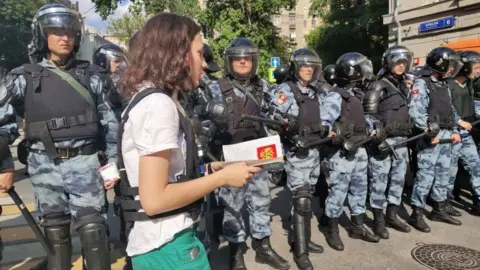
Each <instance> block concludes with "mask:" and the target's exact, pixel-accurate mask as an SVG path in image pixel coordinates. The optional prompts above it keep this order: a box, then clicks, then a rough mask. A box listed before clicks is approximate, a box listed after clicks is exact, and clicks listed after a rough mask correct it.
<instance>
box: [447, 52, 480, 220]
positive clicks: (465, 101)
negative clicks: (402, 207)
mask: <svg viewBox="0 0 480 270" xmlns="http://www.w3.org/2000/svg"><path fill="white" fill-rule="evenodd" d="M459 56H460V62H461V67H460V69H459V70H458V73H457V75H456V76H455V77H454V79H452V80H449V81H448V86H449V88H450V92H451V95H452V102H453V106H454V107H455V109H456V111H457V113H458V114H459V116H460V118H461V120H460V121H459V123H458V124H459V126H460V127H461V129H460V137H461V139H462V140H461V142H460V143H459V144H456V145H454V146H453V149H452V163H451V166H450V181H449V183H448V187H447V195H448V196H449V199H447V203H446V207H445V211H446V212H447V213H448V214H449V215H451V216H457V217H458V216H461V213H460V212H459V211H457V210H456V209H455V208H453V206H452V205H451V204H450V199H452V198H453V194H452V193H453V190H454V186H455V179H456V176H457V172H458V160H459V159H461V160H462V163H463V164H465V169H466V170H467V171H468V172H469V175H470V181H471V183H472V186H473V189H474V194H473V195H474V196H473V197H474V200H473V202H474V207H473V210H474V211H475V210H477V211H478V210H480V207H478V206H479V203H478V201H479V199H480V158H479V156H478V151H477V147H476V145H475V142H474V140H473V138H472V136H471V135H470V132H471V131H472V125H471V124H470V123H471V122H473V121H475V120H476V119H478V116H477V115H476V113H475V106H474V101H473V89H472V82H473V79H475V78H476V77H477V76H479V75H480V54H479V53H477V52H474V51H464V52H461V53H459ZM453 73H456V72H455V71H454V72H453Z"/></svg>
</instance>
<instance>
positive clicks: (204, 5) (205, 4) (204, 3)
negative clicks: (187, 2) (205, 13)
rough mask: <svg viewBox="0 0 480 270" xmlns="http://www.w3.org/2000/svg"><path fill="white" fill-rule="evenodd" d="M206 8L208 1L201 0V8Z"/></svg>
mask: <svg viewBox="0 0 480 270" xmlns="http://www.w3.org/2000/svg"><path fill="white" fill-rule="evenodd" d="M207 6H208V0H203V8H204V9H206V8H207Z"/></svg>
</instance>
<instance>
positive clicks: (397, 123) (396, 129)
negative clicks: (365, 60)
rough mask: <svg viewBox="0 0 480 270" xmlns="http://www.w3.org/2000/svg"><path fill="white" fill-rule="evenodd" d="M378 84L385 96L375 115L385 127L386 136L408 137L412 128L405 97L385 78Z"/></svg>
mask: <svg viewBox="0 0 480 270" xmlns="http://www.w3.org/2000/svg"><path fill="white" fill-rule="evenodd" d="M378 82H379V83H381V85H382V86H383V87H384V91H385V92H384V93H385V96H384V98H383V99H382V100H380V102H379V104H378V113H377V115H378V116H379V118H380V120H381V121H382V122H383V123H384V125H385V129H386V132H387V136H388V137H395V136H408V135H410V130H411V128H412V127H413V126H412V122H411V121H410V115H409V114H408V106H407V96H405V94H404V93H403V92H402V91H401V90H400V89H399V88H398V87H397V86H396V85H394V84H393V83H392V82H391V81H390V80H388V79H387V78H382V79H381V80H379V81H378Z"/></svg>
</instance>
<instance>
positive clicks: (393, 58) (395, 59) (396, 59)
mask: <svg viewBox="0 0 480 270" xmlns="http://www.w3.org/2000/svg"><path fill="white" fill-rule="evenodd" d="M385 58H386V61H387V65H388V68H390V69H392V68H393V67H394V66H395V65H400V64H403V65H405V71H404V72H408V71H410V69H411V68H412V64H413V55H412V54H411V53H407V52H403V53H394V54H390V55H387V56H386V57H385Z"/></svg>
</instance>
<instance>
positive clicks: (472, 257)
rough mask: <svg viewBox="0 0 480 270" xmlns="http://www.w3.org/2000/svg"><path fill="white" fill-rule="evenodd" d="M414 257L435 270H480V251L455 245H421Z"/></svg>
mask: <svg viewBox="0 0 480 270" xmlns="http://www.w3.org/2000/svg"><path fill="white" fill-rule="evenodd" d="M412 257H413V258H414V259H415V260H416V261H417V262H419V263H420V264H422V265H423V266H426V267H429V268H430V269H435V270H467V269H468V270H480V251H478V250H474V249H470V248H466V247H461V246H454V245H438V244H435V245H420V246H418V247H416V248H414V249H413V250H412Z"/></svg>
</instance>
